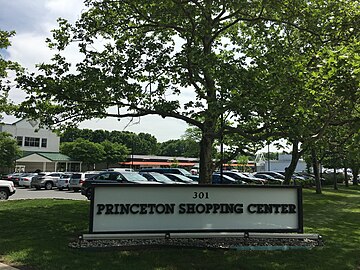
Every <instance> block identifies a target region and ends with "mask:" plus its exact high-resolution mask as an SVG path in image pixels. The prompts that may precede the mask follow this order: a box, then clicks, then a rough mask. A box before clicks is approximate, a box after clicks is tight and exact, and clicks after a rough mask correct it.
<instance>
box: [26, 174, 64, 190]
mask: <svg viewBox="0 0 360 270" xmlns="http://www.w3.org/2000/svg"><path fill="white" fill-rule="evenodd" d="M62 174H63V173H61V172H51V173H45V172H43V173H39V174H38V175H36V176H34V177H33V179H32V181H31V187H32V188H36V189H41V188H45V189H47V190H50V189H52V188H53V187H55V186H56V183H57V181H58V180H59V179H60V176H61V175H62Z"/></svg>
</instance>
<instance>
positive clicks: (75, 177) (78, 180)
mask: <svg viewBox="0 0 360 270" xmlns="http://www.w3.org/2000/svg"><path fill="white" fill-rule="evenodd" d="M99 173H100V171H87V172H77V173H73V174H72V175H71V177H70V181H69V190H74V191H75V192H78V191H79V190H80V189H81V186H82V184H83V183H84V182H85V180H86V179H88V178H90V177H93V176H95V175H97V174H99Z"/></svg>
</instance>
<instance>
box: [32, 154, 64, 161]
mask: <svg viewBox="0 0 360 270" xmlns="http://www.w3.org/2000/svg"><path fill="white" fill-rule="evenodd" d="M36 154H38V155H40V156H43V157H44V158H47V159H49V160H51V161H71V158H70V157H69V156H67V155H64V154H61V153H44V152H37V153H36Z"/></svg>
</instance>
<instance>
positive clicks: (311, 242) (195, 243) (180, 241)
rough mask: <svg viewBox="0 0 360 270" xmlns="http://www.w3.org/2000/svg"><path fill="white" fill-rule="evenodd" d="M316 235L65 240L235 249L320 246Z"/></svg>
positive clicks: (81, 245)
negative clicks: (304, 236)
mask: <svg viewBox="0 0 360 270" xmlns="http://www.w3.org/2000/svg"><path fill="white" fill-rule="evenodd" d="M323 245H324V243H323V241H322V239H321V238H319V239H306V238H305V239H297V238H243V237H240V238H239V237H224V238H156V239H121V240H118V239H117V240H83V239H78V240H77V241H73V242H70V243H69V247H70V248H77V249H104V248H119V249H122V250H128V249H141V248H149V247H151V248H161V247H174V248H202V249H237V250H289V249H312V248H314V247H319V246H323Z"/></svg>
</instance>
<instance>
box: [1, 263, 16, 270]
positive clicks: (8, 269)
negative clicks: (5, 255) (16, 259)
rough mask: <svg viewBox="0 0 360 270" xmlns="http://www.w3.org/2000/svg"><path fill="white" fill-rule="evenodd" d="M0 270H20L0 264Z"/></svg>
mask: <svg viewBox="0 0 360 270" xmlns="http://www.w3.org/2000/svg"><path fill="white" fill-rule="evenodd" d="M0 270H19V269H18V268H15V267H11V266H9V265H6V264H3V263H0Z"/></svg>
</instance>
